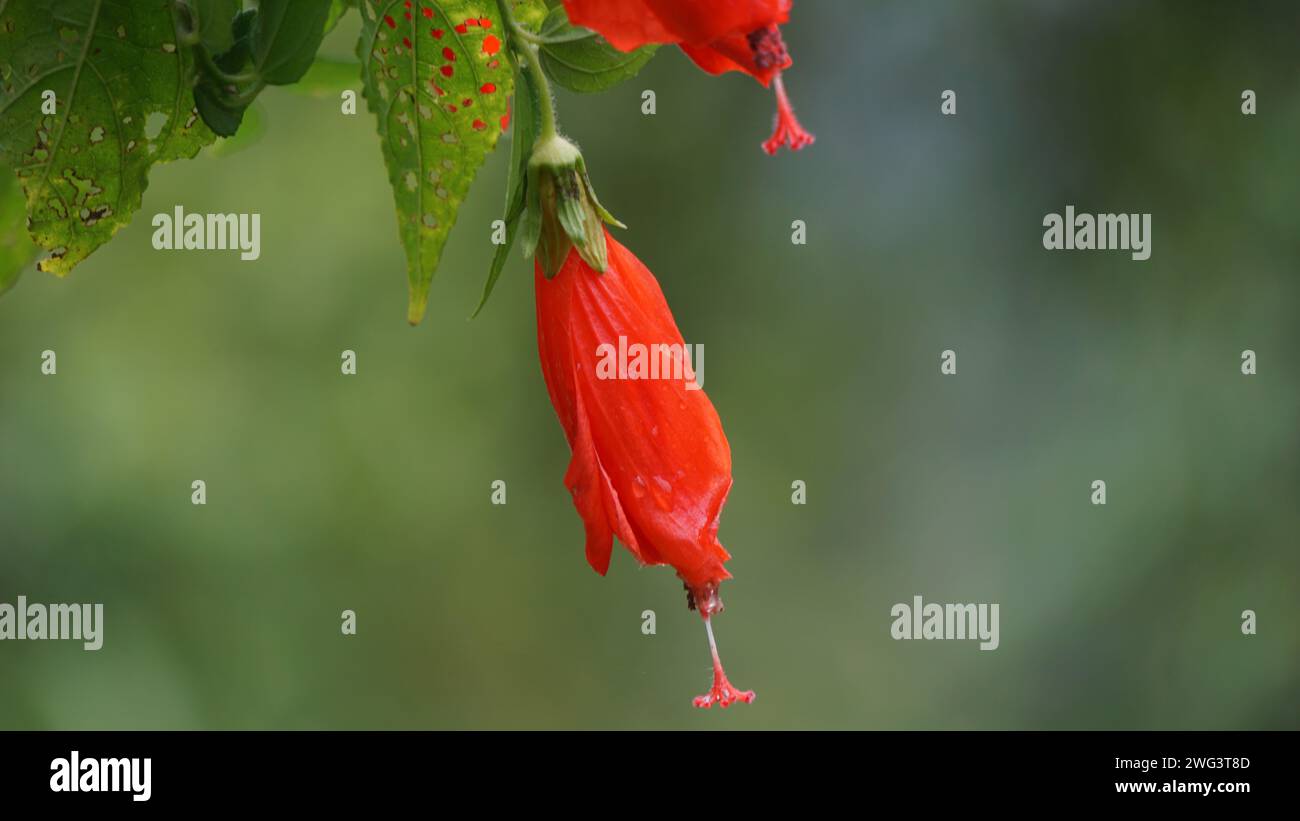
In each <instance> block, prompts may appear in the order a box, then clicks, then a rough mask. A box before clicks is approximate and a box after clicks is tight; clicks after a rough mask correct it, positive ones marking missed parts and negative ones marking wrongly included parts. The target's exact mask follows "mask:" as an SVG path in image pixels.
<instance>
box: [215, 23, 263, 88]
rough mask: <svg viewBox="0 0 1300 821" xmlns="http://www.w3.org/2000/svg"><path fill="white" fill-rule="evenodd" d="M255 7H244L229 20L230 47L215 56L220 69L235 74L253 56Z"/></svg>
mask: <svg viewBox="0 0 1300 821" xmlns="http://www.w3.org/2000/svg"><path fill="white" fill-rule="evenodd" d="M256 24H257V9H244V10H243V11H241V12H240V13H239V14H236V15H235V17H234V18H233V19H232V20H231V21H230V47H229V48H227V49H226V50H225V51H224V52H222V53H221V54H220V55H218V56H217V58H216V62H217V65H218V66H220V68H221V70H222V71H225V72H227V73H229V74H235V73H237V72H239V71H240V70H241V69H243V67H244V65H245V64H246V63H247V62H248V61H249V60H251V59H252V57H253V29H254V27H255V26H256Z"/></svg>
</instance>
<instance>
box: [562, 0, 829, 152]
mask: <svg viewBox="0 0 1300 821" xmlns="http://www.w3.org/2000/svg"><path fill="white" fill-rule="evenodd" d="M791 3H792V0H707V1H706V0H564V8H565V11H567V12H568V15H569V20H570V21H571V22H572V23H573V24H574V25H576V26H585V27H587V28H589V29H592V30H594V31H597V32H599V33H600V34H601V36H603V37H604V38H605V39H606V40H608V41H609V42H610V44H611V45H613V46H614V47H615V48H617V49H619V50H620V51H631V50H632V49H636V48H640V47H641V46H644V45H648V44H650V43H671V44H676V45H678V46H680V47H681V49H682V51H684V52H686V54H687V55H688V56H689V57H690V58H691V59H692V60H694V61H695V63H696V65H698V66H699V67H700V68H702V69H704V70H705V71H707V72H709V73H710V74H722V73H723V72H727V71H743V72H745V73H746V74H749V75H751V76H753V77H754V79H756V80H758V81H759V82H760V83H762V84H763V86H764V87H766V86H768V85H769V84H771V85H773V86H774V88H775V90H776V103H777V110H776V125H775V127H774V129H773V132H772V136H771V137H769V138H768V139H767V140H766V141H764V143H763V150H764V151H766V152H767V153H769V154H775V153H776V152H777V150H778V149H779V148H780V147H781V146H782V145H788V146H789V147H790V149H791V150H792V151H798V150H799V149H801V148H803V147H804V146H805V145H810V144H812V142H813V141H814V139H815V138H814V137H813V135H812V134H810V133H809V132H808V131H807V130H805V129H804V128H803V126H801V125H800V124H799V120H798V119H796V117H795V115H794V108H793V107H792V106H791V105H790V99H789V97H788V96H787V95H786V93H785V84H784V83H783V82H782V80H781V72H783V71H784V70H785V69H787V68H789V67H790V63H791V61H790V54H789V52H787V51H786V48H785V42H784V41H783V40H782V39H781V29H780V26H781V25H782V24H784V23H785V22H786V21H787V20H788V19H789V17H790V6H791Z"/></svg>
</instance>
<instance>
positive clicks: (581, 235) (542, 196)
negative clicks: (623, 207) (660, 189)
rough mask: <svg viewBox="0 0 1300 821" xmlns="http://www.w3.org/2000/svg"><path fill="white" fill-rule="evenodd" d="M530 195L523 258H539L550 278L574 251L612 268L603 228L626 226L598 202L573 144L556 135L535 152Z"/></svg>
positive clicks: (599, 266) (593, 263) (602, 268)
mask: <svg viewBox="0 0 1300 821" xmlns="http://www.w3.org/2000/svg"><path fill="white" fill-rule="evenodd" d="M528 192H529V193H528V212H527V214H526V215H525V216H524V225H523V237H522V241H523V249H524V254H525V255H526V256H532V255H533V254H534V253H535V254H536V255H537V261H538V262H539V263H540V264H541V266H542V271H543V273H545V274H546V277H547V279H549V278H551V277H553V276H555V274H556V272H558V271H559V270H560V267H561V266H562V265H564V260H565V258H566V257H567V256H568V255H569V249H570V248H576V249H577V251H578V254H579V255H580V256H581V257H582V259H583V261H585V262H586V263H587V264H588V265H590V266H591V267H592V269H594V270H596V271H599V272H602V273H603V272H604V271H605V269H606V268H608V267H609V258H608V253H607V251H606V248H605V227H604V223H606V222H608V223H610V224H612V225H617V226H618V227H620V228H624V227H626V226H624V225H623V224H622V223H621V222H619V221H618V220H616V219H614V217H613V216H611V215H610V213H609V212H608V211H606V210H605V209H604V208H603V207H602V206H601V204H600V201H599V200H597V199H596V192H595V191H594V190H593V189H592V187H591V180H589V179H588V178H587V164H586V162H585V161H584V160H583V159H582V153H581V152H579V151H578V149H577V147H576V146H575V145H574V144H573V143H571V142H569V141H568V140H566V139H564V138H563V137H560V136H554V137H551V138H549V139H547V140H543V141H542V142H539V143H538V144H537V145H536V147H534V149H533V154H532V157H531V158H530V159H529V161H528Z"/></svg>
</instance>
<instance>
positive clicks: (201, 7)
mask: <svg viewBox="0 0 1300 821" xmlns="http://www.w3.org/2000/svg"><path fill="white" fill-rule="evenodd" d="M190 5H191V6H193V7H194V11H195V13H196V14H197V15H198V17H199V39H200V40H202V41H203V45H205V46H207V48H208V51H210V52H212V53H213V54H220V53H221V52H223V51H225V50H226V49H228V48H230V47H231V46H232V45H234V42H235V38H234V37H233V36H232V35H231V32H230V23H231V21H232V20H234V19H235V15H236V14H238V13H239V0H190Z"/></svg>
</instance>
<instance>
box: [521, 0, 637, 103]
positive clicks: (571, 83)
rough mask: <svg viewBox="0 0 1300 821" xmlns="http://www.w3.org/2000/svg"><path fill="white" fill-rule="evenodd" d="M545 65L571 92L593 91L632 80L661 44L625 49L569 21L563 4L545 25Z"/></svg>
mask: <svg viewBox="0 0 1300 821" xmlns="http://www.w3.org/2000/svg"><path fill="white" fill-rule="evenodd" d="M541 36H542V37H543V38H545V39H546V40H547V42H546V43H545V44H544V45H543V46H542V47H541V56H542V68H543V69H545V70H546V76H548V77H550V78H551V79H552V80H553V81H555V83H556V84H557V85H559V86H561V87H563V88H567V89H568V90H570V91H576V92H579V93H581V94H591V93H594V92H597V91H605V90H607V89H610V88H613V87H614V86H616V85H618V84H619V83H622V82H624V81H625V80H630V79H632V78H633V77H635V76H636V75H637V73H638V72H640V71H641V69H642V68H643V67H644V66H645V64H646V63H648V62H650V58H651V57H653V56H654V55H655V50H656V49H657V48H658V46H643V47H642V48H639V49H636V50H634V51H628V52H623V51H619V50H618V49H616V48H614V47H613V46H611V45H610V44H609V41H607V40H606V39H605V38H604V37H601V36H600V35H598V34H596V33H595V32H589V31H588V30H587V29H583V28H579V27H576V26H574V25H572V24H571V23H569V17H568V15H567V14H566V13H565V11H564V7H563V6H557V7H556V8H553V9H551V13H550V14H548V15H547V16H546V22H545V23H543V24H542V31H541Z"/></svg>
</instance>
